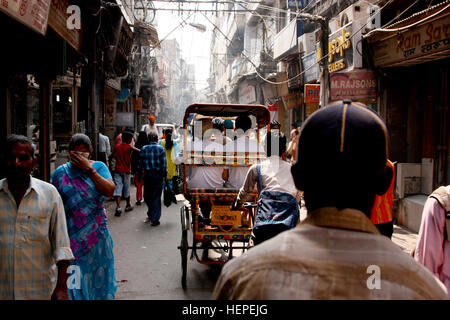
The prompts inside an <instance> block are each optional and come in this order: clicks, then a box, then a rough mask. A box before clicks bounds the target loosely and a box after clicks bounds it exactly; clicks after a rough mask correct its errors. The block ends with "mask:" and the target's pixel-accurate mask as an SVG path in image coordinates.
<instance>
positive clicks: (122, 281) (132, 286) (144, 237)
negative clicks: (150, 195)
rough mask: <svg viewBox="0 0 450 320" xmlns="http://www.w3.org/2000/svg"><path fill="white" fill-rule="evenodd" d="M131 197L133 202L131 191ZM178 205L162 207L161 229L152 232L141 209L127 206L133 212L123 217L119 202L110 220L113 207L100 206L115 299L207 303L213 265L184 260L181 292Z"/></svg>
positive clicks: (110, 204)
mask: <svg viewBox="0 0 450 320" xmlns="http://www.w3.org/2000/svg"><path fill="white" fill-rule="evenodd" d="M131 198H132V200H134V199H135V188H132V196H131ZM181 203H182V202H181V201H180V202H179V203H178V204H177V205H174V204H173V205H171V206H170V207H169V208H166V207H164V206H163V213H162V217H161V220H160V221H161V224H160V225H159V226H157V227H152V226H151V225H150V224H146V223H144V220H145V218H146V212H147V206H146V205H145V204H142V205H141V206H136V205H134V201H133V205H134V210H133V211H130V212H124V211H125V210H124V209H125V202H124V201H122V215H121V216H120V217H115V216H114V209H115V203H114V202H107V203H106V205H107V211H108V222H109V226H110V230H111V234H112V238H113V241H114V257H115V269H116V278H117V281H118V290H117V293H116V299H140V300H156V299H165V300H172V299H176V300H184V299H193V300H197V299H203V300H205V299H210V297H211V292H212V290H213V288H214V284H215V282H216V280H217V277H218V275H219V273H220V268H217V266H215V267H214V266H213V267H210V266H206V265H203V264H200V263H198V262H197V261H196V260H189V259H188V268H187V270H188V273H187V289H186V290H183V289H182V287H181V255H180V252H179V250H178V249H177V247H178V245H179V244H180V239H181V223H180V214H179V210H180V207H181ZM189 244H190V245H191V244H192V241H191V240H190V239H189ZM189 256H190V251H189Z"/></svg>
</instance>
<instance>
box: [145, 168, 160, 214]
mask: <svg viewBox="0 0 450 320" xmlns="http://www.w3.org/2000/svg"><path fill="white" fill-rule="evenodd" d="M162 191H163V178H162V176H161V175H160V174H159V173H153V172H146V173H145V175H144V201H145V203H146V204H147V207H148V210H147V216H148V217H149V219H150V221H151V222H158V221H159V219H160V218H161V194H162Z"/></svg>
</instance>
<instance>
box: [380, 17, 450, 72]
mask: <svg viewBox="0 0 450 320" xmlns="http://www.w3.org/2000/svg"><path fill="white" fill-rule="evenodd" d="M392 34H393V35H392V36H391V37H389V38H387V39H385V40H381V41H378V42H375V43H374V46H373V59H374V65H375V66H376V67H385V66H393V65H396V64H398V65H400V64H404V63H405V62H407V61H411V60H416V59H426V57H430V58H434V59H436V57H437V56H438V55H442V57H444V56H449V55H450V53H449V50H450V12H449V11H447V14H445V15H442V16H441V17H440V18H438V19H436V20H434V21H430V22H428V23H424V24H422V25H420V26H417V27H412V28H408V29H406V30H405V31H403V32H399V33H397V32H392ZM394 34H395V35H394Z"/></svg>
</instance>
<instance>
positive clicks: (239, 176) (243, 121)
mask: <svg viewBox="0 0 450 320" xmlns="http://www.w3.org/2000/svg"><path fill="white" fill-rule="evenodd" d="M251 127H252V121H251V119H250V117H249V116H248V115H240V116H238V117H237V118H236V121H235V131H236V139H235V140H234V141H232V142H228V143H227V144H226V145H225V147H224V150H225V152H226V153H227V154H229V153H231V154H232V153H233V152H238V153H241V154H243V153H245V152H250V153H257V152H259V153H260V154H261V153H263V152H264V147H263V146H262V145H261V144H260V143H258V142H257V141H255V140H253V139H250V137H249V135H250V133H251V130H250V129H251ZM228 170H229V175H228V181H227V183H226V186H227V187H229V188H234V189H239V188H241V187H242V185H243V183H244V179H245V176H246V175H247V171H248V167H229V168H228Z"/></svg>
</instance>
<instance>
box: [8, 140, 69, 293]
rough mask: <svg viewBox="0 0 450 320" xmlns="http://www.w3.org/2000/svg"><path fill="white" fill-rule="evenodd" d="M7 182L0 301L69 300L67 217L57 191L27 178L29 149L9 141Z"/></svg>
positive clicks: (30, 159) (32, 156) (23, 143)
mask: <svg viewBox="0 0 450 320" xmlns="http://www.w3.org/2000/svg"><path fill="white" fill-rule="evenodd" d="M3 150H4V154H5V160H6V161H5V164H6V165H7V176H6V178H5V179H2V180H0V300H4V299H8V300H12V299H20V300H23V299H27V300H29V299H33V300H38V299H39V300H41V299H50V298H52V299H57V300H60V299H68V295H67V267H68V265H69V261H70V260H73V259H74V257H73V254H72V250H71V249H70V240H69V236H68V233H67V224H66V216H65V213H64V206H63V203H62V200H61V197H60V195H59V193H58V191H57V190H56V188H55V187H54V186H53V185H51V184H49V183H47V182H44V181H41V180H39V179H35V178H33V177H31V172H32V170H33V168H34V167H35V166H36V163H37V158H36V157H35V154H34V145H33V143H32V142H31V141H30V140H29V139H28V138H27V137H24V136H19V135H11V136H10V137H8V139H7V141H6V146H5V148H4V149H3Z"/></svg>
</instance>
